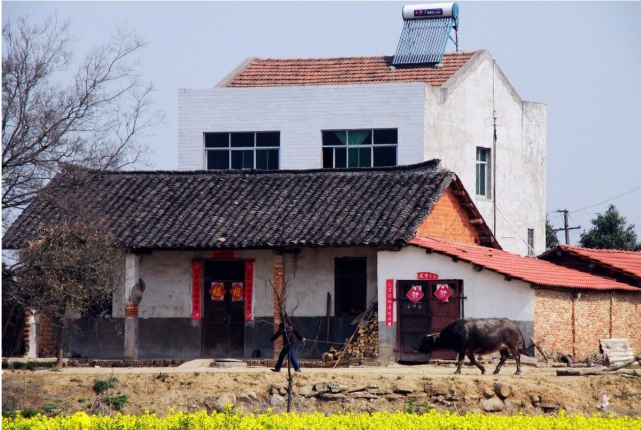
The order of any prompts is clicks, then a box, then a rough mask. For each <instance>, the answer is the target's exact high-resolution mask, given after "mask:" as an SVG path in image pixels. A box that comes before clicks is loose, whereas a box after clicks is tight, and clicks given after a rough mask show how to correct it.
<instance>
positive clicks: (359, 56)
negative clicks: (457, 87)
mask: <svg viewBox="0 0 641 430" xmlns="http://www.w3.org/2000/svg"><path fill="white" fill-rule="evenodd" d="M477 51H478V50H473V51H458V52H446V53H445V54H443V55H444V57H445V56H447V57H451V56H455V55H469V54H473V53H475V52H477ZM393 57H394V54H391V55H348V56H340V57H306V58H293V57H288V58H275V57H268V58H261V57H254V58H252V59H251V62H255V61H323V60H329V61H332V60H358V59H364V58H376V59H380V58H393Z"/></svg>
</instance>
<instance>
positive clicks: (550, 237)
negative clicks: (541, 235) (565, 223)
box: [545, 217, 559, 249]
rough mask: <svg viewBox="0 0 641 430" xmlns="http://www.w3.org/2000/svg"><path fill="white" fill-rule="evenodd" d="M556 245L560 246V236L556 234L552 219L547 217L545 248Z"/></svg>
mask: <svg viewBox="0 0 641 430" xmlns="http://www.w3.org/2000/svg"><path fill="white" fill-rule="evenodd" d="M555 246H559V238H558V237H557V236H556V232H555V231H554V227H552V224H550V220H549V219H548V218H547V217H545V249H550V248H554V247H555Z"/></svg>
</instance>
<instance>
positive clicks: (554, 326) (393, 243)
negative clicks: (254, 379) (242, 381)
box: [3, 160, 641, 362]
mask: <svg viewBox="0 0 641 430" xmlns="http://www.w3.org/2000/svg"><path fill="white" fill-rule="evenodd" d="M60 185H65V186H64V187H62V188H58V186H60ZM50 187H52V188H51V189H52V190H53V191H52V192H51V193H47V192H45V193H43V194H42V195H41V197H40V198H39V199H37V200H36V201H34V203H32V204H31V205H30V206H29V207H28V208H27V209H26V210H25V211H24V212H23V213H22V214H21V215H20V217H19V218H18V219H17V221H16V222H15V223H14V225H12V226H11V228H10V229H9V230H8V231H7V234H6V235H5V237H4V239H3V240H4V245H5V247H8V248H19V247H21V246H24V245H25V244H26V243H27V242H28V241H29V240H32V239H34V238H35V237H37V234H38V231H39V230H38V228H39V226H42V225H46V224H47V223H50V222H52V221H54V220H56V219H60V218H61V217H64V209H65V208H64V207H61V205H60V204H59V203H58V202H60V201H70V200H72V201H74V202H75V204H77V205H79V206H80V207H83V208H84V210H85V211H86V215H87V216H90V217H92V218H94V219H101V220H102V222H103V223H104V224H105V227H106V228H107V229H108V230H109V231H111V232H112V233H113V234H114V236H115V237H116V240H117V245H118V246H119V247H120V248H121V249H122V250H123V265H124V266H125V272H126V276H125V279H124V283H123V284H122V285H118V286H117V288H116V289H115V291H114V295H113V302H112V307H111V309H110V314H109V315H108V316H105V317H103V318H83V317H79V318H76V319H75V322H74V325H73V327H72V329H71V330H70V332H69V333H70V340H69V345H68V347H67V351H68V354H69V355H70V356H77V357H92V358H183V359H188V358H197V357H236V358H249V357H252V356H258V355H260V356H262V357H270V356H272V354H273V351H274V349H273V345H272V344H271V343H270V341H269V337H270V335H271V333H272V331H273V323H274V321H277V320H278V318H279V316H278V309H277V308H276V307H275V305H274V291H281V290H283V289H285V290H286V291H287V306H288V309H292V310H294V312H293V314H294V318H295V320H296V323H297V326H298V327H299V328H300V330H301V331H303V332H304V333H305V335H306V337H308V338H310V339H314V338H316V339H321V340H326V339H328V340H329V341H330V342H343V341H344V340H345V339H346V338H347V337H349V336H350V334H351V333H352V332H353V330H354V327H353V326H352V325H351V324H350V322H351V321H352V320H353V319H354V318H355V316H356V315H358V314H359V313H360V312H361V311H362V310H364V309H365V308H366V307H368V306H369V305H370V304H372V303H376V305H375V306H376V309H377V311H378V336H379V354H380V360H381V361H382V362H386V361H388V360H400V361H415V360H421V359H424V357H420V356H416V355H415V354H413V353H412V352H411V347H412V346H413V345H414V342H415V341H416V340H417V339H418V337H420V336H421V335H422V334H424V333H425V332H427V331H438V330H440V329H441V328H442V327H443V326H444V325H446V324H447V323H449V322H450V321H452V320H453V319H456V318H459V317H490V316H494V317H508V318H511V319H513V320H515V321H516V322H517V324H519V326H520V327H521V329H522V331H523V333H524V335H525V336H526V337H530V336H535V337H537V339H539V340H540V341H542V342H544V344H545V345H548V346H549V347H550V348H553V347H554V348H557V347H558V348H566V347H568V348H572V347H573V345H575V346H574V347H575V348H576V349H577V351H576V354H577V355H580V354H583V353H588V351H592V350H593V349H594V347H593V346H592V345H593V344H594V341H593V339H594V336H597V335H598V336H603V335H608V334H611V335H622V336H623V335H626V336H629V337H630V338H631V339H633V342H635V343H634V345H638V343H639V339H638V330H637V331H636V334H635V332H634V330H633V328H634V327H631V326H629V325H628V326H625V321H631V320H632V319H631V318H634V320H635V321H638V320H639V319H638V318H636V317H638V313H639V306H638V303H639V299H640V293H641V289H639V288H636V287H633V286H630V285H628V284H622V283H620V282H616V281H614V280H611V279H606V278H602V277H599V276H595V275H591V274H585V273H581V272H577V271H575V270H572V269H569V268H564V267H560V266H557V265H555V264H552V263H550V262H546V261H539V260H536V259H533V258H527V257H521V256H517V255H514V254H510V253H507V252H505V251H501V250H500V247H499V246H498V244H497V242H496V240H495V239H494V237H493V236H492V234H491V230H490V229H489V227H488V226H487V225H486V223H485V221H484V220H483V218H482V217H481V215H480V213H479V211H478V210H477V209H476V207H475V205H474V204H473V203H472V198H471V196H470V195H469V194H468V193H467V191H466V190H465V188H464V186H463V184H462V182H461V181H460V179H459V178H458V177H457V176H456V175H455V174H454V173H452V172H451V171H449V170H448V169H445V168H442V167H440V166H439V163H438V161H435V160H434V161H429V162H425V163H421V164H417V165H409V166H398V167H382V168H359V169H332V170H324V169H317V170H300V171H298V170H276V171H258V170H228V171H222V170H214V171H181V172H94V171H85V170H76V169H70V170H68V171H67V172H65V173H64V174H61V175H59V176H58V177H56V179H55V180H54V181H53V183H52V184H50ZM55 190H63V192H64V199H63V200H60V199H58V198H57V197H56V191H55ZM48 194H51V195H49V196H48ZM141 285H144V289H141ZM132 293H137V294H132ZM577 295H578V296H577ZM575 296H577V297H578V298H577V297H575ZM559 297H560V298H559ZM586 297H597V298H598V300H600V301H602V297H608V298H609V300H614V301H616V303H617V307H616V309H620V310H621V312H623V313H619V311H618V310H617V311H616V312H614V311H612V312H610V314H608V315H605V316H604V318H605V317H607V318H606V319H604V320H603V321H607V322H608V323H607V324H609V327H608V330H609V332H608V331H606V332H603V330H600V331H599V332H598V333H596V332H588V331H586V327H591V328H590V330H593V329H594V327H595V324H590V325H587V324H586V323H585V318H588V317H589V314H586V313H585V312H587V309H584V308H583V306H584V303H585V304H587V303H588V302H587V301H586V299H585V298H586ZM619 304H620V306H619ZM568 306H569V307H568ZM566 308H567V309H566ZM555 309H556V311H555ZM572 309H573V312H569V311H570V310H572ZM613 309H614V308H613ZM553 311H554V312H555V313H554V314H553ZM552 315H557V317H555V318H558V319H552V318H551V316H552ZM628 317H630V318H628ZM568 318H570V319H569V320H567V319H568ZM566 320H567V321H566ZM328 322H329V324H328ZM599 324H601V323H599ZM599 327H601V325H599ZM572 328H573V330H575V331H574V332H572V333H573V334H572V335H571V336H570V335H568V336H569V338H568V337H567V336H566V335H567V333H568V332H567V330H570V329H572ZM568 339H569V342H570V343H568ZM555 342H563V343H559V344H558V345H557V344H555ZM572 342H574V343H572ZM328 345H329V344H324V343H321V344H320V345H319V348H318V350H317V351H315V352H314V353H312V351H311V350H309V349H306V350H304V351H302V354H301V355H302V356H303V357H307V358H318V356H319V354H320V352H322V351H323V350H324V349H326V348H327V347H328ZM582 345H585V347H584V346H582ZM580 348H583V349H580Z"/></svg>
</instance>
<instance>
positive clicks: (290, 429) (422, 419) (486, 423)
mask: <svg viewBox="0 0 641 430" xmlns="http://www.w3.org/2000/svg"><path fill="white" fill-rule="evenodd" d="M2 429H3V430H49V429H51V430H53V429H55V430H93V429H95V430H111V429H113V430H116V429H117V430H129V429H131V430H165V429H166V430H191V429H194V430H200V429H203V430H205V429H207V430H217V429H220V430H253V429H269V430H279V429H283V430H298V429H300V430H303V429H304V430H325V429H332V430H369V429H371V430H379V429H394V430H414V429H417V430H418V429H422V430H423V429H424V430H432V429H434V430H436V429H448V430H459V429H460V430H464V429H465V430H479V429H480V430H483V429H487V430H507V429H515V430H516V429H518V430H528V429H532V430H546V429H554V430H565V429H567V430H570V429H572V430H587V429H600V430H608V429H612V430H641V418H630V417H600V416H597V415H595V416H592V417H584V416H583V415H566V414H564V413H563V412H561V413H559V415H557V416H542V415H538V416H522V415H517V416H501V415H484V414H472V413H470V414H465V415H457V414H450V413H438V412H436V411H434V410H432V411H430V412H428V413H425V414H422V415H417V414H409V413H405V412H373V413H359V414H355V413H345V414H331V415H324V414H321V413H309V414H295V413H283V414H273V413H266V414H256V415H254V414H241V413H239V412H237V411H234V410H228V411H227V412H223V413H211V414H208V413H207V412H206V411H202V412H195V413H184V412H172V413H169V414H167V415H166V416H164V417H162V418H161V417H158V416H156V415H155V414H149V413H145V414H142V415H140V416H133V415H122V414H117V415H115V416H112V417H110V416H103V415H91V416H90V415H87V414H85V413H84V412H78V413H75V414H73V415H70V416H63V415H58V416H56V417H52V418H48V417H46V416H44V415H38V416H35V417H32V418H23V417H21V416H19V415H18V416H16V417H13V418H5V417H3V418H2Z"/></svg>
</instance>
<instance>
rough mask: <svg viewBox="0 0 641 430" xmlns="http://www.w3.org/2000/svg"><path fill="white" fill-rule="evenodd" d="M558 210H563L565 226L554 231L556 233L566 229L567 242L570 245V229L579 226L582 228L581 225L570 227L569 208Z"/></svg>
mask: <svg viewBox="0 0 641 430" xmlns="http://www.w3.org/2000/svg"><path fill="white" fill-rule="evenodd" d="M556 212H563V228H555V229H553V230H552V231H553V232H555V233H556V232H557V231H561V230H565V244H566V245H569V244H570V230H576V229H579V228H581V226H578V227H570V226H569V221H568V214H569V212H568V210H567V209H563V210H558V211H556Z"/></svg>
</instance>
